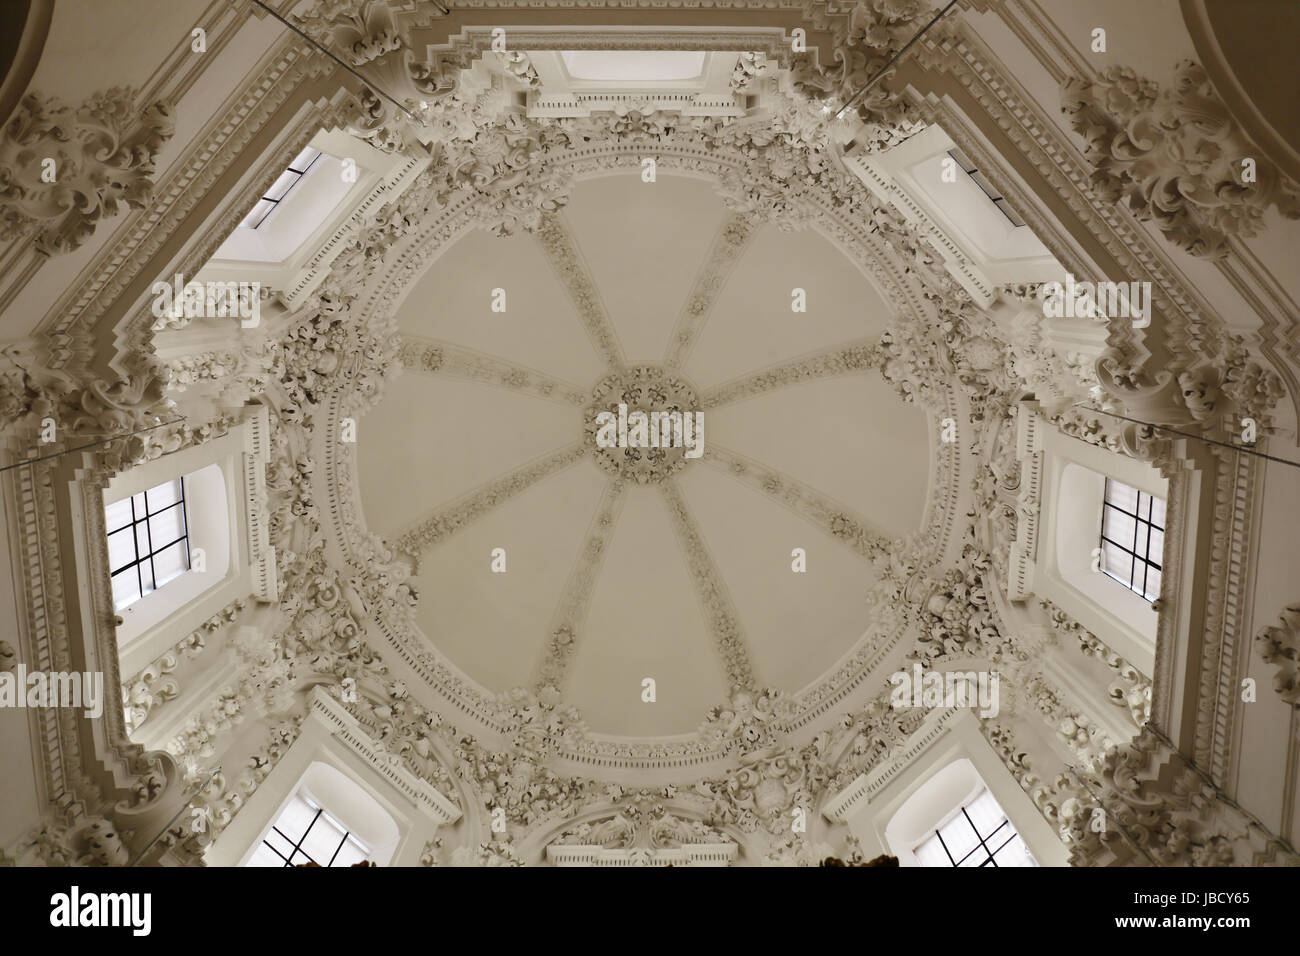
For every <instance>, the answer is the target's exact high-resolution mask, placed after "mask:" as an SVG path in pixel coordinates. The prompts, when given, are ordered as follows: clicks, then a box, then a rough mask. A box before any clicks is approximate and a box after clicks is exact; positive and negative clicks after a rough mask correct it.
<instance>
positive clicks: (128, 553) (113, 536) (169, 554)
mask: <svg viewBox="0 0 1300 956" xmlns="http://www.w3.org/2000/svg"><path fill="white" fill-rule="evenodd" d="M104 525H105V529H106V530H107V532H108V568H109V573H110V574H111V576H112V582H113V604H114V606H115V607H116V609H117V610H119V611H120V610H122V608H124V607H126V606H127V605H129V604H133V603H135V602H136V601H138V600H140V598H142V597H144V596H145V595H146V594H150V593H152V592H154V591H156V590H158V588H160V587H162V586H163V585H164V584H166V583H167V582H168V581H171V580H173V579H175V578H178V577H180V576H181V575H182V574H184V573H185V572H186V571H188V570H189V569H190V539H189V526H188V523H187V520H186V515H185V479H184V478H173V479H172V480H171V481H165V482H163V483H162V484H161V485H158V486H157V487H155V488H150V489H149V490H148V491H142V492H139V493H138V494H134V495H132V496H131V497H130V498H123V499H122V500H121V501H115V502H113V503H112V504H111V505H105V506H104Z"/></svg>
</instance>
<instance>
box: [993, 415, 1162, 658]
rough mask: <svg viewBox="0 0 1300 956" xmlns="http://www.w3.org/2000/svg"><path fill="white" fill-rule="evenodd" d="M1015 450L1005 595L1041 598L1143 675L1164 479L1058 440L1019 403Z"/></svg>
mask: <svg viewBox="0 0 1300 956" xmlns="http://www.w3.org/2000/svg"><path fill="white" fill-rule="evenodd" d="M1016 445H1017V451H1016V453H1017V457H1018V458H1019V459H1020V465H1021V477H1020V487H1021V491H1020V501H1019V505H1018V511H1017V525H1016V536H1015V540H1014V541H1013V542H1012V543H1011V553H1010V561H1009V566H1008V586H1007V594H1008V596H1009V597H1010V598H1011V599H1012V600H1024V599H1025V598H1027V597H1029V595H1031V594H1032V595H1036V596H1037V597H1040V598H1046V599H1047V600H1049V601H1051V602H1052V603H1053V604H1055V605H1056V606H1057V607H1058V608H1060V609H1061V610H1062V611H1064V612H1065V613H1066V614H1068V615H1069V616H1070V617H1071V618H1073V619H1074V620H1075V621H1077V622H1079V624H1081V625H1082V626H1083V627H1085V628H1086V629H1087V630H1089V631H1091V632H1092V633H1093V634H1095V635H1096V636H1097V637H1098V638H1100V639H1101V640H1102V641H1103V642H1105V644H1106V645H1107V646H1108V647H1110V648H1111V649H1112V650H1114V651H1115V653H1117V654H1119V655H1120V656H1121V657H1123V658H1124V659H1125V660H1127V661H1129V663H1131V664H1133V665H1134V666H1135V667H1137V668H1138V669H1139V670H1141V671H1142V672H1143V673H1144V674H1146V673H1150V671H1151V668H1152V666H1153V664H1154V659H1155V641H1156V630H1157V627H1158V625H1159V614H1160V612H1159V605H1157V603H1156V601H1157V599H1158V598H1159V597H1160V593H1161V585H1162V583H1163V582H1164V578H1165V574H1166V567H1165V564H1166V561H1165V557H1164V550H1165V530H1166V527H1165V526H1166V517H1165V514H1166V501H1167V499H1168V497H1169V493H1170V487H1171V486H1170V482H1169V480H1168V479H1166V478H1165V477H1164V476H1163V475H1162V474H1161V473H1160V472H1159V471H1158V470H1156V469H1155V468H1154V467H1152V466H1151V465H1150V464H1149V463H1147V462H1144V461H1139V460H1138V459H1136V458H1132V457H1129V456H1128V455H1123V454H1119V453H1116V452H1113V451H1111V450H1110V449H1108V448H1106V447H1103V446H1100V445H1094V444H1091V443H1089V442H1085V441H1081V440H1079V439H1077V438H1074V437H1072V436H1070V435H1067V434H1065V433H1063V432H1061V431H1060V430H1059V429H1057V428H1055V427H1053V426H1052V425H1051V424H1050V423H1049V422H1047V421H1046V420H1044V419H1043V418H1042V416H1041V414H1040V413H1039V410H1038V407H1037V404H1036V403H1034V402H1025V403H1023V404H1022V405H1021V408H1020V415H1019V417H1018V420H1017V437H1016ZM1175 559H1176V558H1174V557H1171V560H1175Z"/></svg>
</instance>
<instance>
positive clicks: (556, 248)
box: [533, 213, 624, 368]
mask: <svg viewBox="0 0 1300 956" xmlns="http://www.w3.org/2000/svg"><path fill="white" fill-rule="evenodd" d="M533 235H534V236H535V237H536V239H537V243H538V245H540V246H541V247H542V253H543V254H544V255H545V256H546V261H547V262H549V263H550V265H551V269H552V271H554V272H555V277H556V278H557V279H559V280H560V285H562V286H564V288H565V290H566V291H567V292H568V293H569V298H571V299H572V300H573V304H574V307H575V308H576V309H577V310H578V318H579V320H580V321H581V322H582V327H583V328H584V329H586V331H587V337H588V338H590V339H591V344H592V347H593V348H594V349H595V350H596V353H597V354H598V355H599V356H600V357H601V358H603V359H604V360H605V361H606V362H607V363H609V365H611V366H613V367H616V368H617V367H619V366H622V365H623V364H624V361H623V348H622V346H621V345H620V344H619V341H618V334H617V333H616V332H615V331H614V324H613V323H612V322H611V321H610V319H609V312H608V311H607V310H606V309H605V303H604V302H602V301H601V298H600V290H598V289H597V288H596V283H595V280H593V279H592V277H591V270H589V269H588V268H587V261H586V260H585V259H584V258H583V257H582V253H581V252H579V251H578V241H577V239H575V238H574V236H573V232H572V231H571V230H570V229H569V224H568V223H567V222H566V221H565V219H564V217H563V216H561V215H559V214H558V213H551V214H548V215H546V216H543V217H542V224H541V226H540V227H539V228H538V229H537V231H536V232H535V233H533Z"/></svg>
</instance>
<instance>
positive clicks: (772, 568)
mask: <svg viewBox="0 0 1300 956" xmlns="http://www.w3.org/2000/svg"><path fill="white" fill-rule="evenodd" d="M680 484H681V486H682V488H683V490H684V492H685V495H686V500H687V502H688V504H689V505H690V508H691V512H692V513H693V514H694V515H695V520H696V521H697V522H698V523H699V526H700V529H701V531H702V532H703V534H704V537H705V540H707V541H708V542H709V550H710V552H711V553H712V555H713V558H714V560H715V561H716V562H717V566H718V571H719V573H720V575H721V577H722V580H723V581H724V582H725V583H726V585H727V590H728V592H729V593H730V595H731V598H732V601H733V602H734V603H735V604H736V606H737V607H738V608H741V609H743V613H744V624H745V641H746V644H747V646H748V647H749V653H750V657H751V660H752V662H753V665H754V669H755V671H756V672H757V673H758V674H759V675H760V677H761V678H762V681H763V684H764V685H765V686H769V687H778V688H780V689H781V690H785V691H789V692H795V691H798V690H801V689H802V688H803V687H804V686H805V685H807V684H809V683H811V682H812V681H814V680H816V679H817V678H818V677H820V676H821V675H822V674H823V673H825V672H826V670H827V669H828V668H830V667H831V666H832V665H834V664H835V662H836V661H837V660H839V658H840V657H841V656H842V655H843V654H844V653H846V652H847V651H848V650H849V649H850V648H852V647H853V645H854V644H855V643H856V642H857V640H858V638H860V637H861V636H862V633H863V632H864V631H865V630H866V629H867V625H868V624H869V621H868V620H867V618H866V614H865V607H866V604H865V595H866V593H867V591H868V589H870V587H871V585H872V583H873V582H874V576H873V575H872V573H871V565H870V564H868V563H867V561H866V560H865V559H864V558H863V557H862V556H861V555H859V554H857V553H856V552H854V551H852V550H850V549H849V548H847V547H846V546H845V545H844V543H843V542H841V541H839V540H837V539H835V538H833V537H832V536H831V535H830V534H828V533H827V532H826V531H823V530H821V529H820V528H817V527H815V526H814V525H812V524H811V523H809V522H808V521H806V520H804V519H803V518H802V517H800V516H799V515H798V514H796V513H794V512H793V511H790V510H788V509H786V508H785V507H783V506H782V505H781V504H780V503H779V502H777V501H776V500H775V499H773V498H771V497H768V496H767V495H764V494H763V493H762V492H761V491H759V490H757V489H755V488H753V487H750V486H748V485H746V484H744V483H742V482H739V481H736V480H735V479H733V478H731V477H729V476H728V475H727V474H726V473H725V472H723V471H721V470H719V469H716V468H710V467H702V468H689V469H686V470H684V471H683V473H682V476H681V479H680ZM795 548H801V549H803V552H804V559H805V560H804V562H803V563H802V566H803V567H805V568H806V570H804V571H802V572H796V571H795V570H794V566H795V565H794V557H793V555H792V552H793V551H794V549H795Z"/></svg>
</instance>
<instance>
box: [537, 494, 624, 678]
mask: <svg viewBox="0 0 1300 956" xmlns="http://www.w3.org/2000/svg"><path fill="white" fill-rule="evenodd" d="M625 487H626V485H625V483H624V482H623V480H622V479H614V480H613V481H610V482H609V483H608V484H607V485H606V486H605V491H604V493H603V494H602V495H601V496H600V502H599V503H598V504H597V505H596V513H595V515H594V516H593V517H592V519H591V525H590V526H589V527H588V529H587V537H586V539H585V540H584V541H583V542H582V550H581V551H579V552H578V557H577V560H575V561H574V564H573V568H572V569H571V570H570V571H569V577H568V580H567V581H566V582H565V584H564V593H563V594H561V595H560V601H559V603H558V604H557V605H556V608H555V614H553V615H552V617H551V623H550V627H549V628H548V629H547V632H546V633H547V635H548V638H547V641H546V645H545V647H544V648H543V651H542V654H543V656H542V662H541V665H540V666H539V667H538V677H537V682H536V689H537V691H538V692H539V693H540V692H541V691H542V689H543V688H545V687H548V686H549V687H553V688H554V689H555V690H563V688H564V681H565V678H566V677H567V676H568V670H569V663H570V661H572V659H573V652H574V649H575V648H576V647H577V645H578V638H579V636H580V635H581V634H582V628H583V625H584V624H585V623H586V620H587V611H588V609H589V608H590V607H591V595H592V592H593V591H594V590H595V588H596V581H597V579H598V578H599V577H600V568H601V565H602V564H603V563H604V560H605V554H606V553H607V552H608V551H609V543H610V541H611V540H613V537H614V526H615V525H616V524H618V516H619V514H620V513H621V512H622V508H623V490H624V488H625Z"/></svg>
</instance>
